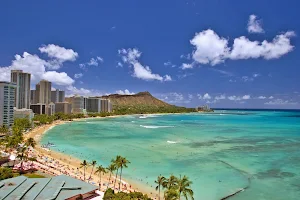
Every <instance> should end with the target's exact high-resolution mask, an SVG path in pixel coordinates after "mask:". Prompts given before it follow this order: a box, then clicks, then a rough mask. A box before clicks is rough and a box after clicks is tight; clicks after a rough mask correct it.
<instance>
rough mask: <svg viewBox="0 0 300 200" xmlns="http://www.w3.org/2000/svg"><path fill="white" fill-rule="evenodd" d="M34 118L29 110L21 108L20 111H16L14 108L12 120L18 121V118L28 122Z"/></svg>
mask: <svg viewBox="0 0 300 200" xmlns="http://www.w3.org/2000/svg"><path fill="white" fill-rule="evenodd" d="M33 117H34V113H33V111H32V110H31V109H27V108H22V109H17V108H14V118H15V119H19V118H27V119H29V121H32V119H33Z"/></svg>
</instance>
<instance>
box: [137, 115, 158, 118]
mask: <svg viewBox="0 0 300 200" xmlns="http://www.w3.org/2000/svg"><path fill="white" fill-rule="evenodd" d="M148 117H158V115H142V116H139V118H140V119H146V118H148Z"/></svg>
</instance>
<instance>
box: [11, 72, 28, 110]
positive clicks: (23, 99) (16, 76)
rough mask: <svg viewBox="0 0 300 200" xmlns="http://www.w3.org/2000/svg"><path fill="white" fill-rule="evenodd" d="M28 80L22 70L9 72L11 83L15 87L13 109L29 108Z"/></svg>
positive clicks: (26, 74)
mask: <svg viewBox="0 0 300 200" xmlns="http://www.w3.org/2000/svg"><path fill="white" fill-rule="evenodd" d="M30 78H31V75H30V74H29V73H25V72H23V70H11V82H12V83H15V84H16V85H17V87H16V89H15V107H16V108H18V109H21V108H27V109H29V107H30Z"/></svg>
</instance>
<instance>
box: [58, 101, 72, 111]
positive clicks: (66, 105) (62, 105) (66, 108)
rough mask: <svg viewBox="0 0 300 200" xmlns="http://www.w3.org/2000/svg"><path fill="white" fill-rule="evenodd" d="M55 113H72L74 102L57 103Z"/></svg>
mask: <svg viewBox="0 0 300 200" xmlns="http://www.w3.org/2000/svg"><path fill="white" fill-rule="evenodd" d="M55 113H64V114H71V113H72V104H70V103H68V102H57V103H55Z"/></svg>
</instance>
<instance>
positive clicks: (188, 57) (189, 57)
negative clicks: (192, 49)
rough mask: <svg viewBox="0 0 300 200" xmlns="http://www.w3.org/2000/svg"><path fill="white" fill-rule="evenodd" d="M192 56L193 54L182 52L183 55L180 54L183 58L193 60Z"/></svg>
mask: <svg viewBox="0 0 300 200" xmlns="http://www.w3.org/2000/svg"><path fill="white" fill-rule="evenodd" d="M191 57H192V56H191V54H187V55H183V54H182V55H180V58H181V59H186V60H191Z"/></svg>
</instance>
